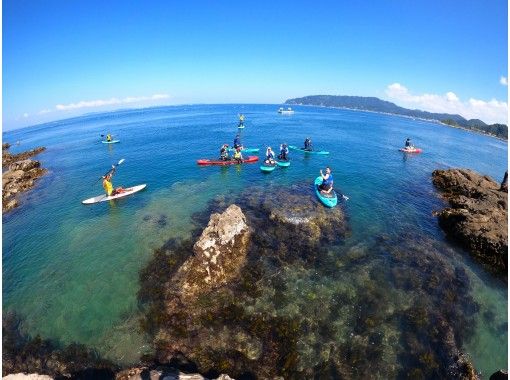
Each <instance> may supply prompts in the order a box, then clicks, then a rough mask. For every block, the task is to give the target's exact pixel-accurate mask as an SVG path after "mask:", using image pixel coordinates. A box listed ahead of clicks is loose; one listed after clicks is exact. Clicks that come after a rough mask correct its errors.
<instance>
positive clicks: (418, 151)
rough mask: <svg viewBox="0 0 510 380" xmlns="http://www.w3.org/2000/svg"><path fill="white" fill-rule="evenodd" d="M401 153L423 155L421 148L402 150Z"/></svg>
mask: <svg viewBox="0 0 510 380" xmlns="http://www.w3.org/2000/svg"><path fill="white" fill-rule="evenodd" d="M399 151H401V152H404V153H421V152H422V150H421V149H420V148H400V149H399Z"/></svg>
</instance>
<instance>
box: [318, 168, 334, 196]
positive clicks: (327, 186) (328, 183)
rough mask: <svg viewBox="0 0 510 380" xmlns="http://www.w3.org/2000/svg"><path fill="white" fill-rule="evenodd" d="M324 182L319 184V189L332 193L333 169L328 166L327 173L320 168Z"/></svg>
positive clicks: (322, 191) (325, 192) (324, 192)
mask: <svg viewBox="0 0 510 380" xmlns="http://www.w3.org/2000/svg"><path fill="white" fill-rule="evenodd" d="M320 173H321V177H322V183H321V184H320V185H319V190H320V192H321V193H322V194H330V193H331V191H332V190H333V174H331V169H330V168H329V166H328V167H326V174H324V173H322V169H321V170H320Z"/></svg>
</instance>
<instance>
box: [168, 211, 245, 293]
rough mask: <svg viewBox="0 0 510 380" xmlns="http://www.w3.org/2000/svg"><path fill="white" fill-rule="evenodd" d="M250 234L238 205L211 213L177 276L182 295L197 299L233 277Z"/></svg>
mask: <svg viewBox="0 0 510 380" xmlns="http://www.w3.org/2000/svg"><path fill="white" fill-rule="evenodd" d="M249 235H250V232H249V228H248V225H247V224H246V217H245V216H244V214H243V212H242V211H241V209H240V208H239V206H236V205H231V206H229V207H228V208H227V209H226V210H225V212H223V213H222V214H212V215H211V219H210V221H209V224H208V225H207V227H206V228H205V230H204V231H203V232H202V235H201V236H200V238H199V239H198V241H197V242H196V243H195V245H194V246H193V253H194V255H193V256H192V257H190V258H189V259H188V260H187V261H186V262H185V263H184V264H183V265H182V267H181V268H180V269H179V271H178V273H177V275H176V282H177V283H178V286H179V287H180V289H181V292H182V295H183V296H184V297H189V296H196V295H198V294H202V293H204V292H207V291H209V290H210V289H213V288H215V287H218V286H221V285H223V284H226V283H227V282H229V281H230V280H231V279H233V278H235V277H236V276H237V275H238V274H239V270H240V268H241V267H242V266H243V265H244V262H245V260H246V252H247V245H248V241H249Z"/></svg>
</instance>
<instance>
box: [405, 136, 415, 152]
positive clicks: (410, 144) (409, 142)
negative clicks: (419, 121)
mask: <svg viewBox="0 0 510 380" xmlns="http://www.w3.org/2000/svg"><path fill="white" fill-rule="evenodd" d="M405 147H406V148H407V149H413V148H414V147H413V143H412V142H411V139H410V138H409V137H408V138H407V140H406V144H405Z"/></svg>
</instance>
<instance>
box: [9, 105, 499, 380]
mask: <svg viewBox="0 0 510 380" xmlns="http://www.w3.org/2000/svg"><path fill="white" fill-rule="evenodd" d="M277 109H278V106H277V105H206V106H202V105H200V106H178V107H163V108H152V109H142V110H127V111H118V112H112V113H105V114H94V115H88V116H83V117H79V118H74V119H69V120H64V121H58V122H52V123H49V124H45V125H40V126H34V127H30V128H25V129H22V130H17V131H12V132H5V133H4V135H3V140H4V142H5V141H7V142H11V143H14V142H16V141H17V140H19V141H20V145H19V146H13V148H11V150H12V151H13V152H16V151H24V150H28V149H31V148H34V147H36V146H41V145H42V146H45V147H46V148H47V150H46V151H45V152H44V153H43V154H40V155H39V156H38V157H36V159H38V160H40V161H41V162H42V164H43V166H44V167H46V168H48V169H49V173H48V174H47V175H46V176H45V177H43V178H42V179H41V180H40V181H39V182H38V185H37V186H36V188H35V189H34V190H33V191H31V192H29V193H27V194H26V195H25V196H23V198H22V202H21V203H22V206H21V207H19V208H18V209H16V210H15V211H13V212H11V213H9V214H7V215H6V216H4V217H3V252H2V255H3V308H4V312H6V311H8V310H15V311H17V312H19V313H20V314H21V315H22V316H23V317H24V318H25V322H24V327H25V328H26V329H27V331H28V332H29V333H30V334H41V336H42V337H45V338H52V339H56V340H58V341H59V342H61V343H70V342H80V343H84V344H87V345H90V346H92V347H95V348H97V349H98V351H99V352H101V353H102V354H104V355H106V356H107V357H109V358H111V359H114V360H116V361H119V362H123V363H129V362H132V361H136V359H137V358H138V356H139V355H140V353H143V352H145V351H146V350H147V348H148V343H147V342H145V341H144V338H143V337H142V336H141V335H140V334H138V333H137V332H136V331H137V330H138V328H137V326H138V323H137V320H138V313H139V308H138V303H137V298H136V294H137V290H138V286H139V285H138V273H139V270H140V269H141V268H142V267H143V266H144V265H145V264H146V263H147V261H148V260H149V259H150V257H151V255H152V251H153V249H154V248H157V247H159V246H161V245H162V244H163V243H164V242H165V241H167V240H168V239H170V238H185V237H187V236H189V234H190V232H191V230H192V229H193V228H194V227H195V226H194V224H193V222H192V220H191V215H192V214H193V213H196V212H200V211H203V210H204V209H205V208H206V207H207V204H208V202H209V201H210V200H211V199H212V198H213V197H214V196H216V195H218V194H220V195H221V194H231V193H234V194H235V193H237V192H241V191H242V190H243V189H246V188H249V187H250V186H260V185H266V184H273V185H278V186H289V185H292V184H295V183H303V182H309V183H312V182H313V180H314V178H315V177H316V176H317V175H318V173H319V169H321V168H324V167H325V166H326V165H328V166H330V167H331V168H332V170H333V173H334V175H335V185H336V186H337V187H338V188H341V190H342V191H343V192H344V193H345V194H346V195H348V196H349V198H350V200H349V201H348V202H347V203H346V204H345V210H346V213H347V214H348V216H349V220H350V223H351V229H352V236H351V237H350V238H349V240H348V241H347V242H346V249H348V247H352V246H354V245H356V244H359V243H360V242H363V241H365V240H367V239H369V238H371V237H374V236H376V235H380V234H387V235H389V236H398V235H399V234H401V233H403V232H408V231H415V232H416V233H417V234H420V235H423V236H426V237H427V238H429V239H432V240H434V241H438V242H445V239H444V236H443V233H442V231H441V230H440V229H439V227H438V225H437V221H436V219H435V218H434V217H433V216H432V212H433V211H434V210H438V209H440V208H441V207H443V206H444V203H443V201H441V200H440V199H439V198H438V197H437V194H436V192H435V190H434V188H433V186H432V185H431V172H432V171H433V170H434V169H438V168H449V167H465V168H471V169H474V170H476V171H478V172H480V173H483V174H487V175H490V176H492V177H493V178H495V179H496V180H497V181H500V180H501V178H502V176H503V174H504V172H505V170H506V167H507V152H508V151H507V144H506V142H503V141H500V140H497V139H494V138H491V137H487V136H483V135H479V134H475V133H470V132H467V131H463V130H459V129H453V128H448V127H445V126H442V125H438V124H435V123H431V122H426V121H420V120H412V119H408V118H402V117H396V116H389V115H383V114H376V113H368V112H358V111H350V110H338V109H325V108H315V107H296V108H295V110H296V113H295V114H294V115H289V116H283V115H279V114H278V113H277V112H276V110H277ZM238 113H244V114H245V116H246V121H245V125H246V128H245V129H244V130H243V131H242V139H243V143H244V144H245V146H248V147H257V148H261V153H262V152H263V151H265V147H267V146H272V147H273V148H277V147H278V146H279V144H280V143H281V142H287V143H288V144H291V145H301V144H302V143H303V140H304V139H305V137H307V136H310V137H311V138H312V140H313V143H314V146H315V147H316V148H322V149H324V150H327V151H329V152H331V153H330V155H329V156H310V157H308V156H303V155H302V154H300V153H299V152H292V151H291V160H292V164H291V166H290V167H289V168H287V169H281V168H277V170H275V171H274V172H272V173H271V174H269V175H264V174H263V173H261V172H260V170H259V165H258V164H254V165H244V166H242V167H235V166H232V167H225V168H222V167H198V166H197V165H196V160H197V159H199V158H214V157H216V156H217V155H218V152H219V147H220V145H221V144H223V143H229V144H232V142H233V139H234V136H235V134H236V133H237V114H238ZM107 132H111V133H112V134H113V135H114V137H115V138H118V139H120V140H121V142H120V143H119V144H115V145H105V144H102V143H101V142H100V140H101V138H100V134H106V133H107ZM407 137H411V139H412V140H413V142H414V143H415V144H416V145H417V146H419V147H421V148H422V149H423V153H422V154H419V155H404V154H402V153H401V152H399V151H398V148H399V147H400V146H401V145H403V143H404V140H405V139H406V138H407ZM121 158H124V159H125V162H124V163H123V165H121V166H120V167H119V169H118V170H117V173H116V175H115V177H114V185H116V186H117V185H123V186H131V185H137V184H142V183H146V184H147V188H146V190H144V191H143V192H140V193H138V194H136V195H134V196H131V197H127V198H125V199H123V200H119V201H117V202H114V203H106V202H105V203H100V204H95V205H92V206H84V205H82V204H81V201H82V200H83V199H86V198H89V197H92V196H96V195H99V194H101V193H102V187H101V183H100V182H97V183H95V181H96V179H97V178H98V176H100V175H101V174H102V173H104V172H105V171H107V170H108V168H109V167H110V166H111V164H113V163H116V162H118V161H119V160H120V159H121ZM454 249H455V252H456V253H457V254H456V255H454V256H453V257H452V256H450V255H449V257H448V260H452V261H453V262H455V265H457V266H462V267H464V268H465V270H466V271H467V273H468V275H469V278H470V281H471V285H472V296H473V298H474V299H475V300H476V302H478V303H479V305H480V308H479V310H478V311H477V317H476V321H477V322H476V326H475V333H474V335H473V336H472V337H470V339H469V341H468V342H465V345H464V347H463V349H464V351H465V352H467V353H468V354H469V355H470V356H471V358H472V359H473V361H474V364H475V367H476V368H477V369H478V370H481V371H482V372H483V374H484V375H485V376H487V375H490V373H491V371H495V370H497V369H499V368H507V332H506V331H507V330H506V329H503V328H496V327H498V326H503V327H504V326H506V323H507V290H506V285H505V284H504V283H502V282H501V281H498V280H493V279H491V277H490V276H488V275H486V274H485V272H484V271H483V270H481V269H480V267H479V265H477V264H476V263H474V262H472V260H471V259H469V257H468V256H467V255H465V254H463V252H462V251H461V250H460V249H458V248H454ZM339 255H341V252H340V253H339ZM379 285H380V286H381V287H383V288H384V286H385V284H384V282H381V284H379ZM487 313H490V315H491V320H490V323H488V322H487V318H484V317H483V316H484V315H485V316H487Z"/></svg>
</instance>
